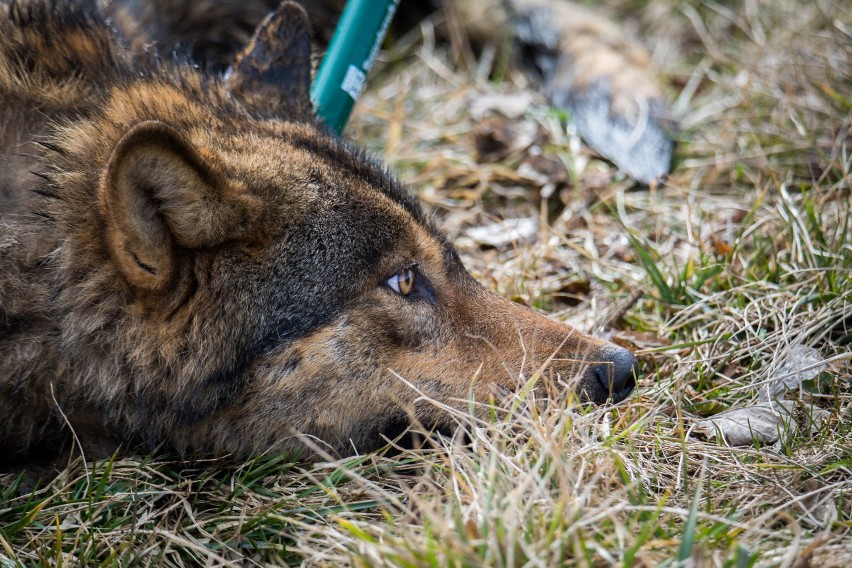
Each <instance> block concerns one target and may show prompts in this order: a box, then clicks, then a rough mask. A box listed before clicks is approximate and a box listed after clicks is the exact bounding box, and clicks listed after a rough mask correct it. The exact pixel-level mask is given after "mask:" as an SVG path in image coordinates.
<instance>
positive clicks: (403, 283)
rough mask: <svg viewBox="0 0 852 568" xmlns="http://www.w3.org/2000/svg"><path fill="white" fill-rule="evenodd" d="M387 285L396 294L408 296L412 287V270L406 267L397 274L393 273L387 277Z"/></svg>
mask: <svg viewBox="0 0 852 568" xmlns="http://www.w3.org/2000/svg"><path fill="white" fill-rule="evenodd" d="M388 286H390V287H391V290H393V291H394V292H396V293H397V294H400V295H402V296H408V295H409V294H411V291H412V290H413V289H414V271H413V270H412V269H410V268H407V269H405V270H403V271H401V272H399V273H398V274H394V275H393V276H391V277H390V278H388Z"/></svg>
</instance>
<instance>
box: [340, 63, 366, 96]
mask: <svg viewBox="0 0 852 568" xmlns="http://www.w3.org/2000/svg"><path fill="white" fill-rule="evenodd" d="M366 82H367V76H366V75H365V74H364V72H363V71H361V70H360V69H358V68H357V67H355V66H354V65H350V66H349V69H347V70H346V76H345V77H343V83H342V84H341V85H340V88H341V89H343V91H344V92H345V93H346V94H348V95H349V96H350V97H352V100H358V96H359V95H360V94H361V90H362V89H363V88H364V84H365V83H366Z"/></svg>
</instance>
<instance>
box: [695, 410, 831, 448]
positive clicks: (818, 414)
mask: <svg viewBox="0 0 852 568" xmlns="http://www.w3.org/2000/svg"><path fill="white" fill-rule="evenodd" d="M830 415H831V413H830V412H828V411H827V410H823V409H822V408H817V407H815V406H804V405H801V406H799V407H798V408H797V407H796V403H795V402H794V401H788V400H785V401H774V402H772V403H771V404H770V403H762V404H756V405H754V406H750V407H748V408H736V409H734V410H727V411H725V412H720V413H719V414H717V415H715V416H712V417H710V418H705V419H702V420H696V421H695V429H694V431H695V432H696V433H697V434H702V435H704V436H705V437H707V438H715V437H716V436H717V435H721V437H722V438H723V439H724V440H725V441H726V442H727V443H728V444H729V445H731V446H748V445H750V444H752V443H754V442H760V443H763V444H773V443H775V442H777V441H778V439H779V437H781V436H784V437H786V436H788V435H790V434H793V433H795V432H797V431H799V430H800V429H802V430H803V429H804V428H805V427H807V431H808V433H811V432H813V431H814V429H816V428H818V427H819V425H820V424H822V422H823V420H825V419H826V418H828V417H829V416H830Z"/></svg>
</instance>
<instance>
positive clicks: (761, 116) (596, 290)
mask: <svg viewBox="0 0 852 568" xmlns="http://www.w3.org/2000/svg"><path fill="white" fill-rule="evenodd" d="M605 4H606V5H607V7H608V9H609V10H610V12H611V13H612V14H613V15H614V16H615V17H616V18H618V19H620V20H622V21H624V22H625V25H626V26H627V27H628V29H630V30H631V31H632V32H633V33H635V34H636V35H637V36H638V37H640V38H641V40H642V41H643V42H644V43H645V44H646V46H647V47H648V48H649V50H650V52H651V54H652V60H653V63H654V65H655V68H656V69H657V70H658V72H659V75H660V78H661V81H662V82H663V83H664V84H665V85H666V88H667V89H668V93H669V95H670V97H671V100H672V101H674V109H675V114H676V116H677V118H678V119H679V122H680V125H681V130H680V133H679V134H678V135H677V140H678V149H677V154H676V158H675V162H674V170H673V174H672V175H671V177H670V178H669V179H668V181H666V182H664V183H662V184H660V185H658V186H657V187H653V188H645V187H639V186H637V185H636V184H634V183H632V182H631V181H630V180H629V179H626V178H624V177H623V176H620V175H619V174H618V173H617V172H616V170H615V169H614V168H613V167H612V166H611V165H609V164H607V163H605V162H603V161H601V160H599V159H598V158H596V157H595V155H594V154H593V153H591V152H590V151H589V150H588V149H586V148H584V147H583V146H582V145H581V144H580V143H579V140H578V139H577V138H576V135H575V134H573V133H572V131H571V129H570V127H569V128H567V129H566V127H565V126H564V122H563V120H564V118H566V117H565V116H564V115H563V114H562V113H559V112H555V111H553V110H550V109H548V108H547V106H546V105H545V103H544V100H543V99H541V98H540V97H539V95H536V94H534V93H532V92H531V91H530V89H529V86H528V85H527V84H526V83H525V82H524V79H523V78H522V77H521V76H520V75H519V74H517V73H513V72H509V71H506V70H505V65H504V59H503V58H502V56H501V55H500V51H499V49H498V50H496V51H492V50H489V49H486V50H485V51H484V52H483V53H482V54H477V55H473V54H472V52H468V51H467V50H466V49H465V46H464V44H463V43H458V42H457V43H455V44H454V45H452V46H450V47H446V48H444V47H440V46H439V47H436V46H435V44H434V42H432V41H431V39H430V38H431V37H433V34H432V33H431V31H432V30H431V29H430V27H429V26H428V25H426V26H425V27H424V28H423V29H422V30H415V31H414V32H412V33H411V34H409V35H407V36H404V37H399V38H394V40H393V41H392V42H391V43H390V44H389V45H390V49H389V50H387V51H386V52H384V53H383V54H382V59H381V60H380V62H379V64H378V65H377V68H376V71H375V74H374V75H373V77H372V78H371V84H370V87H369V89H368V92H367V93H365V95H364V97H363V99H362V100H361V102H360V103H359V105H358V106H357V108H356V111H355V116H354V117H353V119H352V122H351V124H350V126H349V129H348V131H347V133H348V135H349V136H351V137H352V138H354V139H355V140H357V141H359V142H361V143H364V144H366V145H367V146H368V147H369V148H370V149H371V150H372V151H374V152H376V153H377V154H380V155H382V156H383V157H384V158H385V159H386V160H387V162H388V163H389V164H390V166H391V167H392V168H393V169H394V170H395V171H396V172H398V174H399V175H400V176H401V177H402V178H403V179H405V180H406V181H407V182H408V183H410V184H411V185H412V187H413V188H414V189H415V190H416V191H417V193H418V194H419V195H420V197H421V198H422V200H423V202H424V203H425V204H426V206H427V207H428V208H429V209H430V210H431V211H433V212H434V214H435V216H436V217H437V218H438V219H439V220H440V222H441V224H442V226H443V227H444V229H445V230H446V231H447V232H448V233H449V234H450V235H451V236H452V238H453V239H454V241H455V242H456V243H457V246H458V248H459V250H460V252H461V253H462V256H463V258H464V260H465V262H466V264H467V265H468V266H469V268H471V270H472V272H473V273H474V274H475V275H476V276H477V277H478V278H479V279H480V280H481V281H482V282H483V283H485V284H486V285H487V286H489V287H491V288H493V289H495V290H497V291H499V292H500V293H503V294H505V295H507V296H509V297H512V298H514V299H515V300H516V301H519V302H523V303H525V304H527V305H529V306H531V307H533V308H535V309H540V310H542V311H543V312H546V313H548V314H550V315H551V317H553V318H556V319H560V320H564V321H567V322H569V323H571V324H573V325H575V326H578V327H580V328H582V329H584V330H586V331H589V332H594V333H597V334H601V335H605V336H607V337H610V338H612V339H613V340H614V341H616V342H619V343H621V344H623V345H626V346H629V347H631V348H632V349H634V350H636V352H637V354H638V357H639V359H640V360H641V361H642V364H643V369H644V371H643V376H642V379H641V380H640V382H639V385H638V388H637V390H636V392H635V394H634V395H633V396H631V397H630V399H628V400H627V401H626V402H625V403H622V404H620V405H618V407H616V408H612V407H607V408H598V409H584V408H582V407H580V406H579V405H577V404H576V402H575V401H573V400H572V399H571V397H570V396H567V395H566V394H565V393H560V392H551V395H552V396H551V398H550V400H549V401H548V402H546V403H545V402H543V400H542V396H541V392H539V390H535V389H534V388H533V387H535V385H536V384H537V380H538V378H539V377H537V376H533V377H528V379H529V383H528V385H527V387H528V388H525V389H523V390H522V391H521V392H519V393H518V395H517V397H516V400H515V401H514V404H513V418H512V419H511V420H506V421H498V420H494V421H492V422H490V423H488V422H486V423H482V422H476V421H475V420H474V419H473V418H471V417H469V416H466V415H464V414H459V416H458V420H459V422H460V423H461V424H462V425H463V426H464V429H465V430H466V432H467V435H468V437H469V439H470V440H469V441H470V444H469V445H468V446H467V447H463V446H462V445H460V444H453V443H452V441H450V440H438V441H437V442H435V443H433V444H432V447H430V448H428V449H423V450H419V451H408V452H403V453H401V454H397V455H395V456H386V455H384V454H383V453H382V452H379V453H377V454H373V455H367V456H362V457H358V458H352V459H349V460H345V461H337V462H329V463H323V464H318V465H315V466H304V465H298V464H293V463H291V462H290V460H288V458H287V456H280V455H272V456H265V457H261V458H258V459H256V460H253V461H251V462H248V463H245V464H236V465H235V464H232V463H226V462H216V463H213V462H210V463H185V462H180V461H170V460H168V459H166V458H163V457H136V458H127V459H121V460H113V461H107V462H99V463H94V464H92V463H88V464H83V463H81V462H79V461H77V462H75V463H73V464H71V465H70V466H69V468H68V469H67V470H66V471H65V472H63V473H62V474H61V475H59V476H58V477H57V478H56V479H54V480H52V481H51V482H49V483H45V484H43V485H42V486H40V487H38V488H37V489H36V491H35V492H33V493H31V494H25V495H23V496H19V493H20V484H19V483H18V482H17V481H16V480H15V479H14V478H11V477H9V476H7V477H6V478H5V479H4V480H3V484H2V487H3V491H4V493H3V494H2V497H0V565H2V566H6V565H9V566H14V565H19V564H20V565H45V566H57V565H60V564H62V563H67V564H80V565H94V564H102V565H113V564H118V565H122V566H126V565H131V564H140V565H156V566H184V565H209V566H229V565H240V566H251V565H256V564H257V565H268V564H299V563H304V564H308V565H320V566H337V565H358V566H379V565H390V566H557V565H561V564H578V565H593V566H598V565H621V566H633V565H641V566H657V565H662V564H663V563H666V564H668V565H686V564H691V565H695V566H698V565H713V566H737V567H739V566H752V565H759V566H774V565H783V566H807V565H813V566H850V565H852V436H850V432H852V382H850V379H852V352H850V347H849V346H850V344H852V213H851V212H850V183H852V173H850V166H852V70H850V69H852V66H851V65H850V64H852V13H850V10H849V8H848V6H845V4H843V3H842V2H840V1H839V0H837V1H834V2H832V1H817V2H805V1H801V2H796V1H794V0H778V1H774V2H768V1H767V2H758V1H752V0H749V1H746V2H742V3H739V2H724V3H714V2H705V3H698V2H693V1H689V2H683V1H678V0H651V1H650V2H638V1H635V0H632V1H631V0H611V1H608V2H606V3H605ZM523 100H529V101H530V104H529V105H527V106H526V107H525V108H522V109H521V110H520V111H516V110H515V109H514V107H515V106H518V105H515V104H512V103H516V102H517V101H523ZM518 112H519V114H518ZM505 115H509V117H508V118H507V117H506V116H505ZM507 128H508V129H512V132H513V134H512V135H511V136H508V137H502V135H501V134H500V132H502V131H505V129H507ZM495 133H496V134H495ZM501 140H502V141H506V142H507V144H503V145H502V146H501ZM485 142H489V143H492V144H497V147H498V151H497V152H496V153H492V154H490V155H487V156H483V155H478V154H477V147H478V146H479V148H480V149H481V148H482V146H483V144H484V143H485ZM536 147H538V149H540V151H539V150H537V149H536ZM478 158H479V159H478ZM517 219H525V221H523V222H522V223H521V224H520V229H519V230H518V232H516V233H509V232H508V229H507V227H509V226H511V225H512V223H515V222H516V221H513V220H517ZM525 227H526V228H525ZM495 228H496V230H493V231H492V232H491V233H488V230H489V229H495ZM489 234H491V235H492V236H491V237H489ZM507 234H510V235H511V236H514V237H516V238H514V239H512V238H508V239H507V238H505V236H506V235H507ZM802 345H803V346H808V347H811V348H813V349H814V350H816V351H815V352H811V354H812V355H814V354H816V355H818V358H817V359H816V361H817V362H819V361H820V360H821V361H822V362H823V363H824V364H823V365H821V366H817V367H816V371H815V372H818V374H816V376H815V377H814V378H813V379H812V380H810V381H808V382H806V383H804V384H803V385H802V386H801V387H799V388H795V389H793V392H792V393H791V394H790V395H789V398H792V399H794V400H796V402H795V403H794V404H793V408H794V409H795V420H794V421H795V422H796V423H797V424H795V425H792V426H791V427H790V428H788V429H787V431H786V432H785V433H784V435H783V436H782V439H781V440H780V441H778V442H775V443H763V444H761V443H758V442H754V443H752V444H749V445H745V446H739V447H731V446H729V445H727V444H726V443H725V441H724V440H723V439H721V438H720V437H718V436H715V435H712V433H711V435H709V436H708V435H705V436H701V435H699V431H700V430H701V428H700V427H699V426H700V423H698V422H697V420H699V419H701V418H705V417H708V416H711V415H717V414H718V413H720V412H722V411H725V410H731V409H748V408H752V407H754V406H755V404H757V402H758V400H759V398H758V397H759V395H758V390H759V387H760V385H761V384H768V383H770V382H771V379H773V377H777V376H779V374H783V372H784V365H785V363H786V362H787V361H788V360H789V357H790V354H791V353H797V352H800V351H801V348H800V347H798V346H802ZM814 408H819V409H823V410H826V411H828V414H827V418H826V419H825V420H823V421H822V422H821V425H820V426H818V427H817V426H812V427H811V425H809V418H808V416H810V413H811V412H813V409H814Z"/></svg>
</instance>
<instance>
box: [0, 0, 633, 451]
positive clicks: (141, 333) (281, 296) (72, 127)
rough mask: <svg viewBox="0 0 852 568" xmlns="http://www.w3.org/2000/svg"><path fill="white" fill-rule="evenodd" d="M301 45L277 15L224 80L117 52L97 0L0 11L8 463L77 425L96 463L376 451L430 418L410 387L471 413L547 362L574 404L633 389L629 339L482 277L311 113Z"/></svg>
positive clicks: (441, 418)
mask: <svg viewBox="0 0 852 568" xmlns="http://www.w3.org/2000/svg"><path fill="white" fill-rule="evenodd" d="M264 41H267V43H268V45H266V47H267V48H269V47H270V46H271V45H272V44H275V43H276V42H277V43H278V44H279V45H278V48H277V49H278V51H276V49H259V50H258V49H257V46H258V45H259V44H260V43H263V42H264ZM307 41H308V37H307V24H306V22H305V20H304V14H303V12H302V11H301V10H300V9H299V8H298V7H296V6H294V5H292V4H285V5H282V7H280V8H279V9H278V11H277V12H276V13H274V14H272V15H271V16H269V18H268V19H267V20H265V21H264V23H263V24H262V25H261V28H260V29H259V30H258V31H257V33H256V34H255V36H254V38H253V39H252V41H250V42H249V46H248V47H247V48H246V50H244V52H243V53H242V54H240V55H239V58H238V62H239V63H238V64H237V65H235V66H234V70H233V72H232V73H231V75H230V77H229V78H228V80H227V81H225V80H223V79H221V78H220V77H219V76H218V75H216V74H212V73H206V72H204V71H200V70H198V68H197V67H196V66H193V65H190V64H189V63H187V62H181V61H179V60H175V59H173V58H171V57H167V56H157V57H146V58H137V57H133V56H132V55H130V52H129V51H126V50H125V49H124V48H122V47H119V42H118V41H117V40H116V38H115V37H114V36H113V32H112V31H111V30H110V28H109V26H108V25H107V24H106V23H105V21H104V17H103V15H102V14H101V13H100V12H99V11H98V10H97V9H95V8H93V7H92V6H91V5H89V4H86V3H58V2H51V1H39V0H33V1H28V2H27V1H12V2H8V1H3V2H0V109H2V110H0V461H4V462H6V464H7V465H8V464H20V463H28V462H33V461H38V460H47V461H49V460H51V459H54V458H55V457H56V456H57V455H58V454H59V453H61V452H62V451H66V450H68V448H69V446H70V445H71V443H72V431H73V436H76V439H77V440H78V442H79V445H80V446H82V448H83V450H84V452H85V453H86V454H87V455H88V456H89V457H92V456H96V455H103V454H104V453H105V452H110V451H113V450H114V449H115V448H116V447H119V446H120V447H121V448H123V449H124V450H125V451H127V450H137V449H138V450H143V451H147V450H150V449H153V448H157V447H160V448H165V449H167V450H171V451H177V452H179V453H181V454H183V455H200V454H231V455H234V456H237V457H243V456H247V455H250V454H252V453H255V452H259V451H267V450H294V449H298V448H300V447H301V445H302V442H301V441H300V438H299V436H301V435H304V436H310V437H312V438H313V439H314V440H315V441H316V442H317V443H318V444H320V445H323V446H324V447H326V448H327V449H329V451H331V452H336V453H339V454H349V453H352V452H355V451H359V452H360V451H367V450H371V449H373V448H376V447H377V446H380V445H382V443H383V441H382V440H383V438H382V436H383V435H389V436H393V435H395V434H397V433H399V432H400V431H401V430H402V429H403V428H404V427H405V425H407V424H408V423H410V422H411V420H417V421H419V422H420V423H422V424H424V425H426V426H427V427H438V428H440V427H443V426H445V425H447V422H448V420H447V417H446V415H445V413H444V412H443V411H441V410H440V409H439V407H438V406H436V405H433V404H431V403H429V402H426V401H424V400H423V397H424V396H425V397H429V398H432V399H435V400H437V401H439V402H440V403H444V404H447V405H450V406H455V407H459V408H467V405H468V400H469V397H470V396H471V395H472V396H473V397H474V398H475V399H476V400H478V401H488V400H490V399H491V397H493V396H494V395H498V396H499V395H501V394H503V393H506V392H509V391H512V390H514V389H516V387H518V385H519V380H521V379H520V377H521V375H522V374H523V373H526V374H527V375H529V373H530V372H531V371H534V370H536V369H538V368H540V367H541V366H542V365H543V364H545V363H547V362H549V367H548V369H549V371H550V375H551V376H553V377H555V378H559V379H560V380H562V381H563V384H566V385H571V386H572V387H574V388H575V389H576V391H577V392H578V393H579V395H580V396H581V397H582V398H584V399H586V400H590V401H594V402H603V401H605V400H606V399H607V398H608V397H610V396H611V397H613V398H615V399H616V400H618V399H620V398H623V397H624V396H626V395H627V393H628V392H629V391H630V388H631V387H632V384H633V380H632V377H631V371H632V369H631V367H632V365H633V358H632V356H631V355H630V354H629V353H627V352H626V351H625V350H623V349H620V348H618V347H615V346H613V345H610V344H608V343H605V342H603V341H601V340H598V339H594V338H592V337H589V336H586V335H583V334H581V333H579V332H577V331H576V330H573V329H571V328H569V327H567V326H565V325H562V324H560V323H557V322H554V321H551V320H549V319H547V318H545V317H542V316H540V315H537V314H535V313H533V312H532V311H530V310H528V309H526V308H524V307H521V306H518V305H516V304H514V303H512V302H510V301H508V300H506V299H503V298H501V297H499V296H496V295H495V294H493V293H491V292H489V291H487V290H486V289H485V288H483V287H482V286H481V285H479V284H478V283H477V282H476V281H475V280H474V279H473V278H472V277H471V276H470V275H469V274H468V272H467V271H466V270H465V269H464V267H463V266H462V265H461V263H460V261H459V258H458V256H457V254H456V252H455V251H454V249H453V247H452V245H451V244H450V243H449V242H448V241H447V240H446V238H444V237H443V236H442V235H441V234H440V233H439V232H438V231H437V230H436V229H435V227H434V226H433V225H432V224H431V223H430V221H429V220H428V219H427V217H426V216H425V215H424V213H423V211H422V210H421V208H420V206H419V204H418V203H417V201H416V200H415V198H414V197H413V196H412V194H411V193H410V192H409V191H408V190H407V189H406V188H405V187H404V186H402V185H401V184H400V183H399V182H397V181H396V180H395V179H394V178H393V177H392V176H391V175H390V174H388V172H387V171H386V170H385V169H384V168H383V167H381V166H380V165H378V164H376V163H375V162H374V161H373V160H371V159H370V158H368V157H366V156H365V155H364V154H363V153H362V152H361V151H359V150H357V149H353V148H352V147H350V146H349V145H348V144H346V143H345V142H342V141H341V140H339V139H337V138H335V137H333V136H331V135H330V134H328V133H327V132H326V131H325V130H324V129H323V127H321V126H320V125H319V124H318V123H317V121H316V119H315V118H314V117H313V115H312V114H311V111H310V103H309V101H308V99H307V92H308V81H309V78H310V74H309V65H310V63H309V61H308V60H307V58H306V57H305V55H304V46H305V44H306V42H307ZM287 53H293V54H296V55H295V56H292V57H290V56H287V55H286V54H287ZM282 54H285V55H282ZM281 81H284V84H281V83H280V82H281ZM250 85H253V86H255V87H257V88H256V89H248V86H250ZM274 85H278V89H277V91H276V90H275V89H274V88H273V86H274ZM247 90H249V91H251V92H252V93H254V94H253V95H252V96H246V94H245V93H246V91H247ZM258 93H260V94H262V95H263V96H258ZM407 269H411V270H413V271H414V273H415V277H416V280H415V286H414V289H413V291H412V292H411V294H410V295H408V296H402V295H400V294H398V293H396V292H395V291H393V290H392V289H391V288H390V287H389V286H388V279H389V278H391V277H393V276H394V275H395V274H398V273H400V271H405V270H407ZM401 378H404V379H405V381H407V383H409V384H406V382H405V381H403V380H401Z"/></svg>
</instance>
